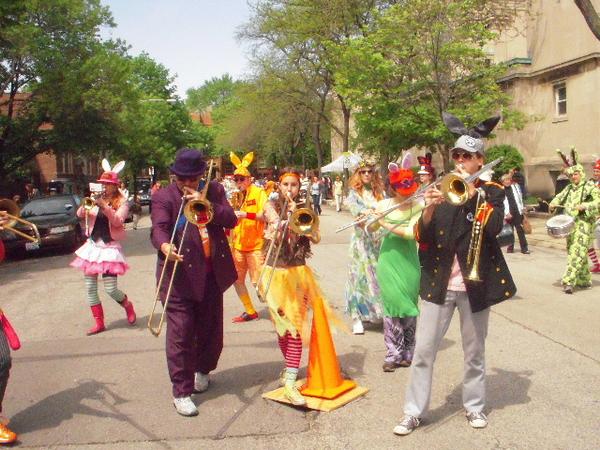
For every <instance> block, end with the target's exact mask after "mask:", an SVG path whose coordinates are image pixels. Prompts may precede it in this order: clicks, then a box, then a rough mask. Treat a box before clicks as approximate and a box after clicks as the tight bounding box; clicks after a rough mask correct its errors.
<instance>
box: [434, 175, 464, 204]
mask: <svg viewBox="0 0 600 450" xmlns="http://www.w3.org/2000/svg"><path fill="white" fill-rule="evenodd" d="M440 191H441V192H442V195H443V196H444V200H446V201H447V202H448V203H450V204H451V205H454V206H460V205H464V204H465V203H467V201H468V200H469V184H468V182H467V181H466V180H465V179H464V178H463V177H461V176H460V175H457V174H455V173H449V174H448V175H446V176H445V177H444V178H442V181H441V182H440Z"/></svg>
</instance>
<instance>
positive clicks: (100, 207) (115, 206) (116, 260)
mask: <svg viewBox="0 0 600 450" xmlns="http://www.w3.org/2000/svg"><path fill="white" fill-rule="evenodd" d="M102 167H103V169H104V173H103V174H102V175H101V176H100V179H99V180H98V183H101V184H102V186H103V189H104V190H103V193H102V195H99V196H95V197H92V198H90V199H87V201H84V203H82V205H81V206H80V207H79V209H78V210H77V217H79V218H80V219H85V223H86V226H85V235H86V236H87V238H88V239H87V240H86V241H85V243H84V244H83V245H82V246H81V247H80V248H79V249H77V251H76V252H75V255H76V258H75V260H74V261H73V262H72V263H71V266H72V267H75V268H77V269H81V270H82V271H83V274H84V277H85V287H86V293H87V300H88V304H89V306H90V308H91V310H92V316H93V317H94V321H95V325H94V326H93V327H92V328H90V329H89V330H88V332H87V334H88V335H92V334H96V333H100V332H102V331H104V330H105V329H106V327H105V326H104V309H103V308H102V303H101V302H100V297H99V296H98V276H99V275H102V278H103V281H104V290H105V291H106V293H107V294H108V295H109V296H110V297H111V298H112V299H113V300H114V301H116V302H117V303H118V304H119V305H121V306H122V307H123V308H124V309H125V313H126V315H127V322H129V324H130V325H133V324H135V321H136V316H135V311H134V309H133V304H132V303H131V301H130V300H129V298H128V297H127V295H126V294H125V293H124V292H122V291H121V290H119V288H118V287H117V277H119V276H121V275H124V274H125V272H127V270H128V269H129V265H128V264H127V262H126V261H125V256H124V255H123V249H122V247H121V243H120V242H121V241H123V240H124V239H125V237H126V233H125V219H126V218H127V215H128V213H129V204H128V202H127V198H125V196H123V194H122V193H121V192H120V191H119V183H120V180H119V172H120V171H121V170H123V168H124V167H125V161H120V162H118V163H117V164H115V166H114V168H111V167H110V164H109V162H108V161H107V160H106V159H104V160H102Z"/></svg>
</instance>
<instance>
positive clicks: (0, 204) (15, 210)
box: [0, 198, 41, 243]
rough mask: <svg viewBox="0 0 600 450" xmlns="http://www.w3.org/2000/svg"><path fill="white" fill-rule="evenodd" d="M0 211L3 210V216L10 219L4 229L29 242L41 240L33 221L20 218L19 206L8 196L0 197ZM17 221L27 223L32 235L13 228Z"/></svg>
mask: <svg viewBox="0 0 600 450" xmlns="http://www.w3.org/2000/svg"><path fill="white" fill-rule="evenodd" d="M0 211H5V216H6V217H8V218H9V219H11V220H10V221H9V222H8V224H6V225H4V229H5V230H9V231H12V232H13V233H14V234H16V235H18V236H21V237H22V238H25V239H27V240H29V241H31V242H37V243H39V242H40V241H41V238H40V232H39V231H38V228H37V226H36V225H35V223H32V222H29V221H28V220H25V219H22V218H21V210H20V209H19V206H18V205H17V204H16V203H15V202H14V201H12V200H10V199H8V198H0ZM17 222H19V223H22V224H23V225H27V226H28V227H30V228H31V231H33V234H34V236H30V235H28V234H27V233H23V232H22V231H20V230H17V229H16V228H15V225H16V224H17Z"/></svg>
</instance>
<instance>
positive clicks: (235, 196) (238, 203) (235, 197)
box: [229, 191, 246, 211]
mask: <svg viewBox="0 0 600 450" xmlns="http://www.w3.org/2000/svg"><path fill="white" fill-rule="evenodd" d="M245 198H246V196H245V195H244V193H243V192H242V191H233V192H232V193H231V198H230V199H229V203H230V204H231V207H232V208H233V209H234V211H239V210H240V209H242V205H243V204H244V200H245Z"/></svg>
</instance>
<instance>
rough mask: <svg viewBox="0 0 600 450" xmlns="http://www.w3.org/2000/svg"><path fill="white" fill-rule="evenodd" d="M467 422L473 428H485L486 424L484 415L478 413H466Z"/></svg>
mask: <svg viewBox="0 0 600 450" xmlns="http://www.w3.org/2000/svg"><path fill="white" fill-rule="evenodd" d="M467 420H468V421H469V425H471V426H472V427H473V428H485V427H487V424H488V421H487V417H485V414H483V413H478V412H471V413H467Z"/></svg>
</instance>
